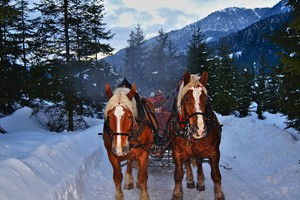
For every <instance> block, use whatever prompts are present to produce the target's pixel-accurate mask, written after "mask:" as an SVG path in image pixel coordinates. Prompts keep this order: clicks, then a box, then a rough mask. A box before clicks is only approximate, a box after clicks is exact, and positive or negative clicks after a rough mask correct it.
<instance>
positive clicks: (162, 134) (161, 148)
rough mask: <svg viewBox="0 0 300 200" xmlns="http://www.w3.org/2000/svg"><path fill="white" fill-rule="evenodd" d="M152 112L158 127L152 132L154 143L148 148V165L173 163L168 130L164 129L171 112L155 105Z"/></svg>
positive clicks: (168, 164)
mask: <svg viewBox="0 0 300 200" xmlns="http://www.w3.org/2000/svg"><path fill="white" fill-rule="evenodd" d="M154 114H155V118H156V120H157V123H158V129H157V132H156V133H155V134H154V143H153V145H152V146H151V149H150V159H149V165H150V166H170V165H173V159H172V151H171V149H170V146H169V140H168V131H167V130H166V127H167V124H168V121H169V118H170V115H171V112H170V111H168V110H165V109H163V108H162V107H156V108H155V113H154Z"/></svg>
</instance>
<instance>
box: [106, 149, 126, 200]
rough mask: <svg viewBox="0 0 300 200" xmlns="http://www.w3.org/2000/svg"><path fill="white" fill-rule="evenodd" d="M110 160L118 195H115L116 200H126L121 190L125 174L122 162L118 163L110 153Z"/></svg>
mask: <svg viewBox="0 0 300 200" xmlns="http://www.w3.org/2000/svg"><path fill="white" fill-rule="evenodd" d="M108 157H109V160H110V162H111V165H112V167H113V170H114V172H113V179H114V182H115V186H116V193H115V200H124V194H123V191H122V188H121V185H122V180H123V174H122V171H121V164H120V161H118V160H117V159H116V158H115V157H114V156H113V155H112V153H109V155H108Z"/></svg>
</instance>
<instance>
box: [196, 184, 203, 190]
mask: <svg viewBox="0 0 300 200" xmlns="http://www.w3.org/2000/svg"><path fill="white" fill-rule="evenodd" d="M196 189H197V190H199V191H205V185H200V184H197V187H196Z"/></svg>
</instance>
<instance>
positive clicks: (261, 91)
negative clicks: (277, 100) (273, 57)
mask: <svg viewBox="0 0 300 200" xmlns="http://www.w3.org/2000/svg"><path fill="white" fill-rule="evenodd" d="M266 70H267V64H266V57H265V55H264V54H261V56H260V59H259V65H258V73H257V75H256V80H255V82H256V89H255V97H254V101H255V102H256V103H257V110H256V113H257V115H258V118H259V119H264V118H265V117H264V116H263V112H264V111H266V109H265V107H266V101H267V95H266V82H267V75H266Z"/></svg>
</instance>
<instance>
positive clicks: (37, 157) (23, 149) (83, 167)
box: [0, 108, 103, 200]
mask: <svg viewBox="0 0 300 200" xmlns="http://www.w3.org/2000/svg"><path fill="white" fill-rule="evenodd" d="M31 112H32V110H31V109H30V108H23V109H21V110H18V111H16V112H15V113H14V114H13V115H11V116H9V117H7V118H3V119H1V121H0V124H1V125H2V127H3V128H4V129H5V130H7V131H8V132H9V133H8V134H5V135H0V158H1V160H0V177H1V180H0V199H6V200H9V199H12V200H18V199H20V200H21V199H28V200H29V199H55V200H57V199H81V193H82V191H83V190H84V185H83V183H84V182H85V180H84V179H85V178H86V177H87V173H89V172H90V171H91V170H93V169H94V168H95V167H96V166H97V165H98V164H99V162H100V160H101V152H100V138H99V136H98V135H97V133H98V132H99V130H101V127H100V125H98V126H94V127H92V128H90V129H87V130H85V131H83V132H80V133H64V134H56V133H49V132H46V131H45V130H41V128H40V127H39V125H38V123H36V120H35V119H34V118H31ZM99 124H100V123H99ZM30 129H31V131H29V130H30ZM21 130H23V131H21ZM24 130H25V131H24ZM102 157H103V156H102Z"/></svg>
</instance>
